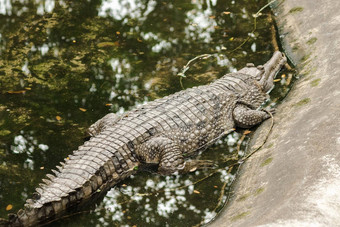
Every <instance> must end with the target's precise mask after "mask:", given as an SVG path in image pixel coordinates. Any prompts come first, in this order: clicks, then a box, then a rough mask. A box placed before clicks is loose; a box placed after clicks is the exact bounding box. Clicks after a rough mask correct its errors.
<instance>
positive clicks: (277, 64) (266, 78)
mask: <svg viewBox="0 0 340 227" xmlns="http://www.w3.org/2000/svg"><path fill="white" fill-rule="evenodd" d="M286 62H287V58H286V56H285V55H284V54H283V53H281V52H280V51H275V52H274V54H273V56H272V57H271V59H269V61H267V62H266V63H265V64H264V65H259V66H255V65H254V64H253V63H248V64H247V66H246V67H244V68H242V69H240V70H239V71H238V72H240V73H245V74H249V75H251V76H253V77H255V78H256V80H257V81H259V83H260V85H261V86H262V89H263V91H264V92H269V91H270V90H271V89H272V88H273V87H274V83H273V80H274V78H275V76H276V74H277V73H278V72H279V71H280V69H281V67H282V66H283V65H284V64H285V63H286Z"/></svg>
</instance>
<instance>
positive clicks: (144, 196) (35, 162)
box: [0, 0, 292, 226]
mask: <svg viewBox="0 0 340 227" xmlns="http://www.w3.org/2000/svg"><path fill="white" fill-rule="evenodd" d="M265 4H267V1H265V0H258V1H247V0H238V1H236V0H213V1H209V0H207V1H202V0H191V1H150V0H148V1H146V0H121V1H118V0H111V1H110V0H108V1H100V0H87V1H53V0H44V1H42V0H41V1H39V0H35V1H29V0H21V1H15V0H12V1H10V0H0V165H1V166H0V217H1V218H7V214H8V213H13V212H16V211H18V210H19V209H20V208H22V207H23V204H24V203H25V200H26V199H27V198H28V197H30V196H31V195H32V193H33V192H34V189H35V188H36V187H37V186H38V185H39V183H41V179H42V178H43V177H44V176H45V174H47V173H51V169H53V168H55V166H56V165H58V163H59V162H60V161H62V160H63V159H64V158H65V157H67V156H68V155H69V154H71V153H72V151H73V150H75V149H76V148H77V147H78V146H79V145H81V144H82V143H83V141H84V137H85V136H86V133H85V132H86V129H87V128H88V127H89V126H90V125H91V124H92V123H93V122H95V121H96V120H98V119H99V118H101V117H102V116H104V115H105V114H107V113H109V112H114V113H116V112H118V113H123V112H124V111H126V110H130V109H132V108H134V107H135V106H138V105H141V104H143V103H146V102H148V101H150V100H154V99H156V98H160V97H163V96H166V95H169V94H172V93H174V92H176V91H180V90H182V89H183V88H188V87H192V86H196V85H200V84H207V83H209V82H211V81H212V80H214V79H216V78H219V77H221V76H222V75H224V74H226V73H228V72H234V71H236V70H237V69H240V68H242V67H244V66H245V64H246V63H247V62H253V63H255V64H262V63H264V62H265V61H266V60H268V59H269V58H270V56H271V54H272V52H273V51H274V48H275V45H274V46H273V37H274V36H275V34H276V33H275V29H273V28H274V25H273V22H272V20H271V15H270V10H269V9H268V8H266V9H264V10H263V11H262V12H261V13H262V14H261V15H259V17H257V20H256V29H254V15H255V14H256V13H257V12H258V11H259V10H260V9H261V8H262V7H263V6H264V5H265ZM274 40H275V38H274ZM274 43H275V42H274ZM202 54H211V55H212V56H211V57H210V58H206V59H201V60H198V61H196V62H195V64H194V65H191V67H190V68H189V69H188V70H187V71H186V72H185V76H186V77H185V78H181V79H180V76H178V74H179V73H180V72H182V69H183V67H184V66H185V65H186V64H187V62H188V61H190V60H191V59H193V58H195V57H196V56H198V55H202ZM291 75H292V73H291V72H289V71H283V72H281V73H280V74H279V75H278V78H282V79H281V80H280V81H279V82H277V83H276V84H277V86H276V88H275V90H274V91H273V92H272V93H273V94H274V95H273V96H272V100H271V102H270V103H271V105H275V104H276V103H278V102H279V101H280V100H281V99H282V98H283V97H284V96H285V94H286V93H287V92H288V90H289V86H290V84H291V82H290V80H291ZM241 137H242V139H241V140H240V138H241ZM246 141H247V138H245V139H243V136H242V132H234V133H232V134H230V135H228V136H226V137H225V138H223V139H221V140H220V141H218V142H217V143H216V144H215V145H213V146H212V147H211V148H209V149H208V150H207V151H205V152H204V153H203V154H201V155H199V158H201V159H210V160H214V161H215V162H216V163H217V164H218V167H217V168H215V169H208V170H204V171H196V172H195V173H192V174H187V175H183V176H159V175H156V174H152V173H148V172H140V173H138V174H136V175H135V176H133V177H131V178H130V179H127V180H125V181H124V182H121V183H120V184H119V185H117V186H116V187H115V188H113V189H112V190H110V191H109V192H108V194H107V195H106V196H105V198H104V199H103V200H102V201H99V202H98V204H97V205H96V206H95V207H92V208H89V210H88V211H84V212H81V213H78V214H75V215H72V216H69V217H66V218H63V219H61V220H59V221H58V222H57V223H55V224H54V225H55V226H60V225H63V226H199V225H201V224H204V223H207V222H209V221H211V220H212V219H213V218H214V217H215V216H216V214H217V213H218V211H219V210H220V209H221V208H222V207H223V205H224V204H225V202H226V201H227V198H228V195H229V187H230V185H231V183H232V182H233V180H234V178H235V173H236V172H237V166H236V165H235V166H234V167H233V168H231V167H228V166H230V165H231V164H232V163H234V162H235V160H233V159H237V158H239V157H240V156H242V155H243V154H244V150H245V147H246V146H245V145H246Z"/></svg>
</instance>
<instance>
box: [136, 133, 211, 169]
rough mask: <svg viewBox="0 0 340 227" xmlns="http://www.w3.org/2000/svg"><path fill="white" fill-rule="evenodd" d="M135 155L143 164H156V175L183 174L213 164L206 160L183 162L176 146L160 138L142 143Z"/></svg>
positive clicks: (172, 142)
mask: <svg viewBox="0 0 340 227" xmlns="http://www.w3.org/2000/svg"><path fill="white" fill-rule="evenodd" d="M137 154H138V156H139V157H140V159H141V160H142V162H144V163H147V164H158V173H160V174H162V175H170V174H174V173H180V174H183V173H188V172H192V171H195V170H197V169H201V168H208V167H212V166H213V162H212V161H207V160H190V161H185V160H184V157H183V154H182V152H181V150H180V149H179V146H178V144H176V143H175V142H174V141H172V140H171V139H169V138H166V137H162V136H160V137H154V138H152V139H150V140H148V141H146V142H145V143H143V144H142V145H141V146H140V147H139V148H138V149H137Z"/></svg>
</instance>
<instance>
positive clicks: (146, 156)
mask: <svg viewBox="0 0 340 227" xmlns="http://www.w3.org/2000/svg"><path fill="white" fill-rule="evenodd" d="M285 62H286V58H285V57H284V55H283V54H282V53H280V52H275V53H274V55H273V57H272V58H271V59H270V60H269V61H268V62H267V63H266V64H265V65H264V66H258V67H254V66H253V65H252V64H249V65H247V67H245V68H243V69H241V70H239V71H238V72H237V73H231V74H227V75H225V76H224V77H222V78H221V79H219V80H217V81H216V82H214V83H211V84H210V85H205V86H200V87H195V88H190V89H187V90H185V91H180V92H177V93H175V94H173V95H170V96H167V97H164V98H162V99H158V100H155V101H153V102H150V103H148V104H146V105H143V106H141V107H139V108H137V109H135V110H132V111H130V112H127V113H126V114H124V115H122V116H119V117H118V116H117V115H115V114H108V115H106V116H105V117H104V118H102V119H101V120H99V121H97V122H96V123H95V124H93V125H92V126H91V127H90V129H89V132H90V134H91V136H92V137H91V139H90V140H89V141H87V142H85V143H84V145H82V146H80V147H79V148H78V150H76V151H74V152H73V155H71V156H69V159H65V163H62V166H61V167H58V171H54V174H55V175H51V174H48V175H47V177H48V178H49V180H43V181H44V184H41V187H39V188H37V189H36V191H37V192H36V193H35V194H34V196H33V198H32V199H29V200H27V202H26V204H25V209H24V210H20V211H19V212H18V213H17V214H16V215H12V216H10V219H9V221H6V222H5V221H2V224H3V225H7V226H34V225H39V224H43V223H46V222H48V221H51V220H52V221H53V220H54V219H56V218H57V217H60V216H62V215H63V214H65V213H67V212H70V211H71V210H73V209H75V208H79V207H82V206H86V204H87V202H89V201H91V199H92V198H94V197H96V196H97V195H98V194H99V193H105V192H106V191H107V190H109V189H110V188H111V187H113V186H114V185H115V184H117V183H118V182H119V181H121V180H123V179H125V178H126V177H128V176H130V175H131V174H133V173H135V169H136V167H138V166H143V165H145V164H155V165H157V166H158V172H159V173H160V174H166V175H167V174H174V173H186V172H191V171H194V170H196V169H199V168H204V167H207V166H211V165H212V162H210V161H204V160H185V159H184V156H186V155H187V154H191V153H193V152H196V151H197V150H200V149H204V148H206V147H207V146H208V145H210V144H211V143H213V142H214V141H216V140H217V139H218V138H220V137H221V136H223V135H225V134H227V133H229V132H230V131H231V130H233V128H235V127H242V128H249V127H252V126H254V125H257V124H259V123H261V122H262V121H263V120H265V119H267V118H268V117H269V115H268V114H267V113H266V112H265V111H261V110H257V109H258V108H259V107H260V106H261V104H262V103H263V102H264V101H265V100H266V99H267V94H266V93H267V92H268V91H269V90H270V89H271V88H272V86H273V79H274V76H275V75H276V73H277V72H278V71H279V69H280V68H281V67H282V65H283V64H285Z"/></svg>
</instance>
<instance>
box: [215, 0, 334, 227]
mask: <svg viewBox="0 0 340 227" xmlns="http://www.w3.org/2000/svg"><path fill="white" fill-rule="evenodd" d="M297 9H299V10H297ZM273 11H274V13H275V15H276V21H277V24H278V28H279V33H280V35H281V37H282V44H283V48H284V50H285V52H286V54H287V56H288V57H289V59H290V60H291V61H292V62H293V63H294V64H296V66H297V68H298V70H299V77H300V79H299V80H298V81H297V82H296V83H295V84H294V86H293V89H292V90H291V92H290V93H289V94H288V96H287V97H286V99H285V100H284V102H283V103H282V104H281V105H280V106H279V107H278V109H277V114H276V115H275V125H274V127H273V130H272V131H271V133H270V136H269V138H268V140H267V142H266V144H267V145H265V146H264V147H263V148H262V149H261V150H259V151H258V152H257V153H255V154H254V155H253V156H252V157H251V158H250V159H249V160H247V161H246V162H245V163H244V164H243V166H242V168H241V170H240V173H239V178H238V180H237V181H236V182H235V185H234V186H233V191H234V194H233V197H232V198H231V199H230V201H229V204H228V205H227V206H226V207H225V208H224V209H223V211H222V212H221V213H220V215H219V216H218V217H217V218H216V219H215V220H214V221H213V222H212V223H210V225H209V226H214V227H215V226H216V227H217V226H223V227H224V226H339V217H340V208H339V204H340V190H339V188H340V164H339V163H340V152H339V151H340V131H339V125H340V114H339V110H340V90H339V87H340V61H339V59H340V16H339V14H338V12H339V11H340V1H338V0H325V1H323V2H322V3H321V2H318V1H310V0H300V1H295V0H284V1H283V0H281V1H277V3H276V4H275V7H274V8H273ZM269 126H270V122H269V121H267V122H265V123H264V124H262V125H261V126H260V127H259V129H258V130H257V131H256V133H255V135H254V138H253V139H252V141H251V144H250V147H251V148H250V150H252V148H256V147H257V146H258V145H259V144H261V141H262V140H263V139H264V137H265V136H266V134H267V131H268V128H269ZM269 144H270V145H271V146H269ZM272 145H273V146H272ZM269 159H270V160H271V161H270V162H269V161H268V160H269ZM266 160H267V161H266ZM263 163H266V164H265V165H263ZM259 188H261V193H256V190H258V189H259ZM245 195H247V196H245ZM255 195H256V196H255ZM240 214H247V215H240ZM235 217H237V218H235Z"/></svg>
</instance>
